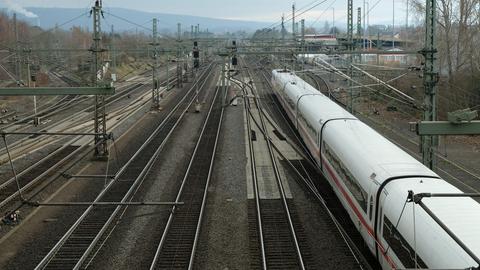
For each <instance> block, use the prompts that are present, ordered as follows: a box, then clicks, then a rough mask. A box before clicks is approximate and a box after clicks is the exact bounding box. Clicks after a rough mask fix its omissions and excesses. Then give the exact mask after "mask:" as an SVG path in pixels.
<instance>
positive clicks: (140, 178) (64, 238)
mask: <svg viewBox="0 0 480 270" xmlns="http://www.w3.org/2000/svg"><path fill="white" fill-rule="evenodd" d="M196 83H199V82H198V81H197V82H196ZM195 87H196V84H194V85H192V87H191V88H190V89H189V90H188V92H187V94H186V95H184V97H183V98H182V99H181V100H180V101H179V102H178V103H177V104H176V106H175V107H174V108H173V109H172V110H171V112H170V113H169V114H168V115H167V116H166V117H165V119H164V120H163V121H162V122H161V123H160V125H159V126H158V127H157V128H156V129H155V130H154V131H153V133H152V134H151V135H150V136H149V137H148V138H147V140H146V141H145V142H144V143H143V144H142V146H141V147H140V148H139V149H138V150H137V151H136V152H135V153H134V155H133V156H132V157H131V158H130V159H129V160H128V161H127V162H126V164H125V165H124V166H122V167H121V168H120V170H119V171H118V172H117V173H116V174H115V178H114V179H112V180H111V181H110V182H108V184H107V186H106V187H105V188H104V189H103V190H102V191H101V192H100V193H99V194H98V195H97V197H96V198H95V199H94V201H93V203H97V202H100V200H101V198H102V197H103V196H104V195H105V194H106V193H107V192H108V191H109V190H110V188H111V187H112V186H113V184H114V183H116V182H117V180H118V179H119V178H120V176H122V175H123V174H124V172H125V171H126V170H127V168H128V166H129V165H130V164H131V163H132V162H133V160H135V159H136V158H137V157H138V156H139V155H140V153H141V152H142V151H143V150H144V149H145V148H146V147H148V146H149V144H150V142H151V141H152V140H153V139H154V137H155V136H156V134H157V133H158V132H159V131H160V130H161V129H162V128H163V127H164V126H165V124H166V123H167V122H168V120H169V119H170V118H171V116H172V115H173V114H174V113H175V111H177V109H178V108H179V107H180V106H181V105H182V103H183V102H184V101H185V100H186V99H187V97H188V94H189V93H192V92H193V91H194V90H195ZM196 95H197V94H194V95H193V97H192V98H191V101H190V102H189V104H191V103H193V101H194V100H195V97H196ZM189 106H190V105H188V106H187V107H186V109H185V110H184V111H183V112H182V113H181V117H179V119H178V121H177V122H176V123H175V125H174V127H173V128H172V130H171V131H170V132H169V134H167V137H166V138H165V140H164V141H163V142H162V145H164V144H165V142H166V140H167V139H168V137H169V136H170V135H171V133H172V132H173V129H174V128H175V127H176V126H177V125H178V123H179V122H180V120H181V119H182V118H183V115H185V113H186V111H187V110H188V108H189ZM161 148H163V147H162V146H161V147H159V148H158V149H157V150H156V151H155V153H154V155H153V157H151V158H150V159H149V161H148V163H147V166H145V167H144V169H143V170H142V171H141V173H140V175H139V176H138V177H137V178H136V179H135V182H134V183H133V184H132V186H131V187H130V188H129V190H128V191H127V193H126V194H125V196H124V197H123V198H122V200H121V202H125V201H126V200H127V199H128V197H129V196H130V194H131V193H132V192H133V190H134V189H135V188H136V186H137V184H138V183H139V182H140V181H143V178H144V176H145V175H146V173H147V172H148V171H149V170H150V168H151V166H152V165H153V161H154V160H156V158H157V156H158V154H159V153H160V150H161ZM176 203H178V202H176ZM93 208H94V206H93V205H90V206H89V207H88V208H87V209H86V210H85V211H84V212H83V214H82V215H81V216H80V217H79V218H78V219H77V221H76V222H75V223H74V224H73V225H72V226H71V227H70V229H69V230H68V231H67V232H66V233H65V234H64V235H63V236H62V238H61V239H60V240H59V241H58V242H57V244H56V245H55V246H54V247H53V248H52V249H51V250H50V251H49V252H48V254H47V255H46V256H45V257H44V258H43V259H42V261H41V262H40V263H39V264H38V265H37V266H36V267H35V269H43V268H45V267H46V266H47V265H48V263H49V261H50V260H51V259H52V258H53V257H54V256H55V254H56V253H57V251H58V250H59V249H60V248H61V246H62V245H63V244H64V243H65V242H66V241H67V240H68V238H69V237H70V236H71V235H72V233H73V232H74V231H75V229H76V228H77V227H78V226H79V225H80V223H81V222H82V221H83V220H84V219H85V218H86V217H87V215H88V214H89V213H90V212H91V211H92V209H93ZM120 208H121V207H120V206H118V207H117V208H116V209H115V211H114V213H113V214H112V215H111V216H110V217H109V219H108V220H107V222H106V223H105V224H104V226H103V227H102V228H101V230H100V232H99V233H98V234H97V235H96V236H95V238H94V240H93V241H92V242H91V244H90V245H89V246H88V248H87V250H86V251H85V252H84V253H83V254H82V256H81V258H80V259H79V260H78V262H77V264H76V265H75V267H74V269H79V268H80V267H81V264H82V263H83V262H84V261H85V260H86V259H87V257H88V255H89V254H90V252H91V251H92V250H93V248H94V246H95V244H96V243H97V242H98V241H99V240H100V237H101V235H103V233H104V232H105V231H106V229H107V228H108V225H109V224H110V223H111V222H112V221H113V219H114V216H115V215H116V213H118V211H119V210H120Z"/></svg>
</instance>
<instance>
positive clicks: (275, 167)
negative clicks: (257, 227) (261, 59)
mask: <svg viewBox="0 0 480 270" xmlns="http://www.w3.org/2000/svg"><path fill="white" fill-rule="evenodd" d="M247 73H248V76H249V77H250V78H253V77H252V74H251V73H250V70H247ZM248 87H249V88H250V90H251V91H252V94H254V100H255V105H256V107H257V110H258V112H259V119H260V123H261V130H263V131H264V134H265V135H266V136H265V140H266V142H267V148H268V152H269V155H270V159H271V161H272V166H273V171H274V173H275V179H276V181H277V185H278V188H279V190H280V194H281V198H282V203H283V206H284V208H285V213H286V216H287V219H288V224H289V227H290V232H291V235H292V238H293V242H294V244H295V249H296V252H297V257H298V261H299V265H300V267H301V269H303V270H304V269H305V264H304V261H303V256H302V252H301V250H300V244H299V241H298V238H297V234H296V231H295V228H294V225H293V221H292V217H291V212H290V208H289V206H288V203H287V195H286V193H285V188H284V186H283V183H282V179H281V176H280V171H279V169H278V164H277V161H276V157H275V154H274V152H273V149H272V145H271V141H270V140H268V138H269V137H270V136H269V134H268V129H267V126H266V124H265V120H264V119H263V113H262V111H263V109H262V106H261V102H260V101H259V99H258V95H257V94H256V88H255V87H254V86H250V85H248ZM252 117H253V115H252Z"/></svg>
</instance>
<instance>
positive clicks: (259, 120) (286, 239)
mask: <svg viewBox="0 0 480 270" xmlns="http://www.w3.org/2000/svg"><path fill="white" fill-rule="evenodd" d="M248 77H249V78H252V76H251V74H248ZM240 83H241V82H240ZM244 85H247V84H244ZM244 91H245V92H244V96H245V101H244V106H245V110H246V112H247V129H248V130H249V131H252V132H253V130H256V129H260V130H261V132H258V134H259V135H258V136H257V135H255V138H252V137H253V136H252V134H253V133H252V132H247V133H248V139H249V142H250V143H249V149H250V151H249V154H250V164H251V172H252V181H253V190H254V199H251V200H249V203H248V211H249V213H248V217H249V219H250V220H249V224H250V225H253V224H254V223H255V224H256V228H254V229H252V228H250V237H251V238H253V241H251V242H252V245H253V246H256V247H254V248H253V251H254V252H255V251H258V252H256V253H254V254H251V255H252V265H251V266H252V267H254V268H261V269H268V268H272V269H306V268H309V269H313V268H314V267H313V256H312V254H311V253H310V249H309V246H308V244H307V242H306V241H305V240H306V235H305V232H304V231H303V227H302V224H301V223H300V222H299V219H298V218H296V216H295V215H294V214H293V209H294V208H295V206H294V204H293V203H292V200H293V199H292V198H291V197H290V196H287V192H286V191H285V187H284V185H285V181H283V180H282V178H281V174H280V170H279V166H278V164H277V157H276V154H275V152H274V150H273V147H272V145H271V142H270V140H268V139H266V138H267V137H268V136H269V135H268V129H267V126H266V120H265V119H264V115H263V113H262V112H263V108H262V104H261V103H260V101H259V99H258V93H257V90H256V88H255V86H251V87H248V90H247V89H245V88H244ZM252 122H254V123H255V125H256V126H257V127H256V128H254V127H253V126H252ZM261 133H263V134H265V136H266V137H265V139H266V140H265V144H263V145H262V144H256V143H255V144H254V141H258V140H260V138H258V137H259V136H261V135H260V134H261ZM255 134H257V132H256V133H255ZM262 146H263V147H262ZM262 149H263V151H266V152H267V153H268V160H269V161H268V163H269V165H270V166H268V167H265V166H264V165H265V164H264V161H263V160H258V159H257V158H258V157H257V154H258V153H259V151H262ZM257 162H258V163H260V164H263V165H257ZM259 174H261V175H262V180H265V179H268V178H265V175H268V174H271V175H273V178H272V179H274V183H275V189H276V190H278V197H279V198H277V196H274V197H273V198H268V197H266V196H265V194H264V192H262V191H261V189H262V187H261V184H260V183H259V182H260V178H259ZM262 194H264V195H262ZM253 220H255V221H253ZM255 243H256V244H255ZM258 255H260V256H258ZM258 257H259V258H258Z"/></svg>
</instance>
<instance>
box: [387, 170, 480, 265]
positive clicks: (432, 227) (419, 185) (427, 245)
mask: <svg viewBox="0 0 480 270" xmlns="http://www.w3.org/2000/svg"><path fill="white" fill-rule="evenodd" d="M385 190H386V194H387V200H386V204H385V205H384V209H385V210H384V211H385V215H386V216H387V217H388V218H389V219H390V221H391V222H394V224H396V223H398V230H399V231H400V232H401V233H402V235H404V236H405V237H407V239H406V240H407V241H408V242H409V243H410V244H411V246H412V247H413V246H414V245H415V240H416V246H417V250H419V251H421V252H422V254H419V255H420V256H421V257H422V259H423V260H424V261H425V262H426V263H427V265H428V266H429V267H430V268H432V267H433V268H438V267H442V268H447V269H465V268H467V267H475V266H477V263H475V261H474V260H473V259H472V258H470V256H469V255H468V254H467V253H466V252H465V251H463V250H462V249H461V247H460V246H459V245H458V244H457V243H456V242H455V241H454V240H453V239H452V238H451V237H450V236H449V235H448V234H447V233H446V232H445V231H444V230H443V229H442V228H441V227H440V226H439V225H438V224H437V223H435V221H434V220H433V219H431V218H430V217H429V216H428V214H427V213H426V212H425V211H424V210H423V209H422V208H421V207H420V206H419V205H417V204H415V205H414V204H413V203H407V204H406V205H405V209H403V206H404V203H401V202H405V200H406V198H407V194H408V192H409V191H410V190H412V191H413V192H414V193H415V194H418V193H449V194H461V193H463V192H462V191H460V190H459V189H458V188H456V187H454V186H452V185H451V184H450V183H448V182H446V181H444V180H441V179H426V178H413V179H402V180H397V181H393V182H391V183H389V184H388V185H387V186H386V187H385ZM422 202H423V203H424V204H425V205H426V206H427V207H428V208H429V209H430V210H431V211H432V212H433V214H435V215H436V216H437V217H438V218H439V219H440V220H441V221H442V222H443V223H444V224H445V225H446V226H447V227H448V228H449V229H450V230H451V231H452V232H453V233H454V234H455V235H456V236H457V237H458V238H459V239H460V240H461V241H462V242H463V243H464V244H465V245H466V246H467V247H468V248H469V249H470V250H471V251H472V252H473V253H474V254H476V256H477V257H480V230H479V229H478V224H480V204H479V203H478V202H477V201H475V200H473V199H472V198H469V197H462V198H460V197H452V198H438V197H436V198H433V197H432V198H423V199H422ZM414 207H415V209H413V208H414ZM402 209H403V214H402V215H401V213H402ZM414 213H415V224H414V219H413V216H414ZM400 215H401V216H400ZM408 232H410V233H408ZM413 232H415V235H416V239H413Z"/></svg>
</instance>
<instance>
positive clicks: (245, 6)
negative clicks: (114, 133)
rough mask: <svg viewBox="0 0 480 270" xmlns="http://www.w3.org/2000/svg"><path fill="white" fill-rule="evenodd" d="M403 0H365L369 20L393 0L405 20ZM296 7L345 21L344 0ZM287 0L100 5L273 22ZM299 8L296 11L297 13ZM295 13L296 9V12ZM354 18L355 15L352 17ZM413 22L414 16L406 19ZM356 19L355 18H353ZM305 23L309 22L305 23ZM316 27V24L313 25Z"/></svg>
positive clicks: (63, 2) (36, 3) (301, 1)
mask: <svg viewBox="0 0 480 270" xmlns="http://www.w3.org/2000/svg"><path fill="white" fill-rule="evenodd" d="M406 1H407V0H369V1H368V0H367V2H370V6H371V8H372V7H373V6H374V5H375V4H376V6H375V7H373V9H371V12H370V24H375V23H382V24H386V23H388V24H391V23H392V18H393V6H394V3H395V24H396V25H400V24H404V23H405V20H406V14H405V11H406ZM0 2H1V3H2V5H3V6H6V5H7V4H8V3H10V5H12V3H13V4H14V5H17V6H22V7H71V8H88V7H89V6H91V5H92V4H93V2H94V0H0ZM295 2H296V6H297V9H301V8H302V7H305V6H311V5H309V4H312V3H321V4H320V5H318V6H316V7H315V8H313V9H312V10H310V11H308V12H306V13H304V14H302V15H300V18H304V19H306V20H307V21H315V20H317V19H318V18H320V19H319V20H320V21H325V20H332V17H333V16H332V15H333V10H332V7H334V8H335V17H336V20H338V21H339V22H342V23H345V21H346V16H345V14H346V5H347V4H346V3H347V1H346V0H320V1H312V0H296V1H295ZM363 2H364V0H354V14H355V16H354V18H356V14H357V8H358V7H362V8H363ZM292 3H293V1H289V0H104V1H103V6H104V7H106V8H108V7H122V8H129V9H137V10H142V11H150V12H162V13H173V14H185V15H195V16H204V17H213V18H225V19H239V20H253V21H264V22H275V21H277V20H279V19H280V17H281V14H282V13H285V14H286V16H289V15H290V14H291V5H292ZM301 12H302V11H299V13H301ZM297 14H298V13H297ZM355 20H356V19H355ZM410 20H411V22H415V21H414V20H415V19H414V18H411V19H410ZM355 23H356V21H355ZM307 26H309V25H307ZM315 26H317V27H318V25H315Z"/></svg>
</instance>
